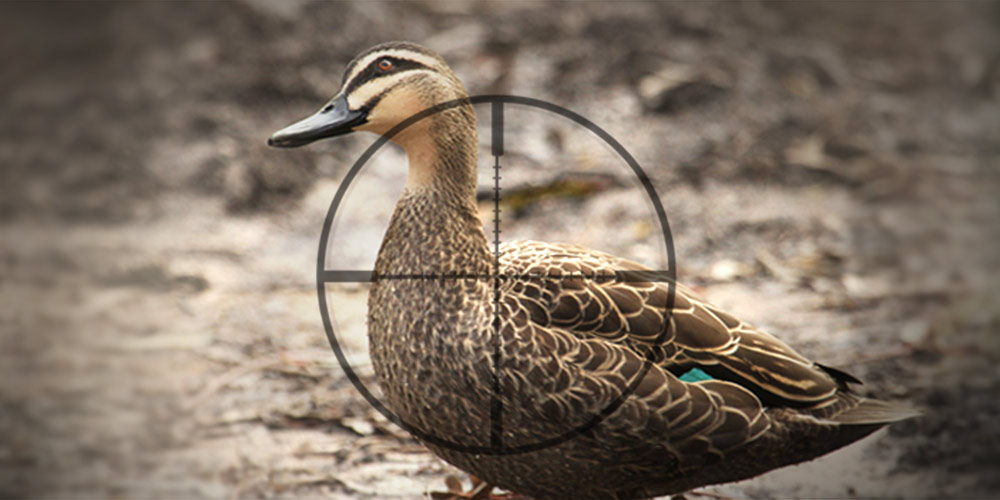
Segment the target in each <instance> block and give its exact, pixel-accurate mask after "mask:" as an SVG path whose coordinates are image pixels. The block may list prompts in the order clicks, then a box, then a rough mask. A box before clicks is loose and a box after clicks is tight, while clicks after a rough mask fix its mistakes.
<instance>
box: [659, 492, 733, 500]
mask: <svg viewBox="0 0 1000 500" xmlns="http://www.w3.org/2000/svg"><path fill="white" fill-rule="evenodd" d="M685 495H688V496H695V497H705V498H714V499H715V500H736V499H735V498H733V497H727V496H726V495H720V494H718V493H713V492H711V491H706V490H691V491H687V492H684V493H682V494H680V495H674V496H672V497H670V498H671V499H674V498H677V497H680V498H682V499H683V498H686V497H685Z"/></svg>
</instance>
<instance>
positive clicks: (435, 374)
mask: <svg viewBox="0 0 1000 500" xmlns="http://www.w3.org/2000/svg"><path fill="white" fill-rule="evenodd" d="M468 99H469V93H468V92H467V91H466V89H465V87H464V85H463V84H462V82H461V80H460V79H459V78H458V76H456V74H455V72H454V71H453V70H452V69H451V68H450V67H449V65H448V64H447V62H446V61H445V60H444V59H443V58H442V57H441V56H440V55H438V54H437V53H435V52H434V51H432V50H430V49H427V48H425V47H422V46H420V45H418V44H415V43H410V42H389V43H383V44H380V45H377V46H374V47H372V48H370V49H368V50H366V51H364V52H362V53H361V54H360V55H358V56H357V57H356V58H354V60H352V61H351V62H350V63H349V64H348V65H347V68H346V70H345V72H344V75H343V78H342V80H341V82H340V89H339V92H337V94H336V95H335V96H334V97H333V98H332V99H330V101H328V102H327V103H325V104H324V105H323V106H322V107H321V108H320V110H319V111H318V112H316V113H314V114H312V115H310V116H308V117H307V118H305V119H302V120H300V121H298V122H296V123H294V124H292V125H289V126H288V127H286V128H283V129H281V130H279V131H277V132H275V133H274V134H273V135H271V136H270V138H269V139H268V141H267V142H268V144H269V145H271V146H274V147H280V148H288V147H300V146H304V145H306V144H310V143H312V142H315V141H318V140H321V139H327V138H331V137H336V136H341V135H345V134H350V133H353V132H357V131H365V132H371V133H374V134H380V135H387V136H389V139H390V140H391V141H392V142H394V143H395V144H396V145H397V146H398V147H401V148H402V149H403V150H404V151H405V154H406V158H407V163H408V165H407V177H406V183H405V187H404V188H403V191H402V194H401V195H400V198H399V200H398V202H397V204H396V207H395V210H394V211H393V215H392V217H391V220H390V222H389V225H388V228H387V229H386V232H385V236H384V238H383V240H382V244H381V247H380V249H379V252H378V255H377V258H376V261H375V265H374V276H375V278H374V280H373V283H372V286H371V288H370V291H369V298H368V337H369V350H370V356H371V361H372V365H373V367H374V371H375V375H376V380H377V382H378V384H379V386H380V388H381V390H382V394H383V396H382V397H383V400H382V401H383V403H384V404H385V406H386V407H387V408H388V409H389V410H390V411H391V412H393V413H394V414H395V415H396V416H398V418H399V420H400V421H402V422H404V423H405V427H406V429H407V430H408V431H410V432H411V433H412V434H414V436H415V437H416V438H417V439H418V440H420V441H421V442H423V443H424V444H425V445H426V446H427V447H428V448H429V449H430V451H431V452H432V453H434V454H435V455H437V456H438V457H440V458H442V459H443V460H445V461H446V462H448V463H450V464H452V465H454V466H455V467H457V468H459V469H461V470H463V471H465V472H467V473H469V474H470V475H471V476H473V477H474V478H478V479H479V480H480V481H481V484H485V485H488V486H489V487H490V489H492V488H493V487H497V488H501V489H504V490H507V491H509V492H511V493H513V494H516V495H520V496H523V497H528V498H536V499H557V498H576V499H640V498H652V497H657V496H662V495H674V494H683V493H684V492H688V491H691V490H692V489H695V488H698V487H702V486H706V485H713V484H719V483H726V482H732V481H739V480H743V479H747V478H751V477H755V476H758V475H760V474H763V473H765V472H768V471H771V470H774V469H777V468H780V467H785V466H788V465H792V464H797V463H800V462H804V461H807V460H811V459H814V458H816V457H819V456H821V455H824V454H827V453H830V452H832V451H834V450H836V449H838V448H841V447H843V446H845V445H848V444H850V443H853V442H855V441H858V440H860V439H862V438H864V437H865V436H868V435H869V434H871V433H873V432H875V431H876V430H878V429H880V428H882V427H884V426H886V425H888V424H890V423H892V422H896V421H899V420H903V419H907V418H911V417H914V416H916V415H918V412H917V411H916V410H914V409H913V408H911V407H909V406H907V405H905V404H902V403H896V402H889V401H883V400H878V399H873V398H868V397H862V396H861V395H859V394H857V393H856V392H855V391H854V390H853V389H852V386H853V385H854V384H858V383H860V381H859V380H858V379H857V378H855V377H853V376H852V375H850V374H848V373H846V372H844V371H841V370H839V369H835V368H832V367H829V366H825V365H823V364H820V363H817V362H815V361H812V360H810V359H808V358H806V357H805V356H803V355H801V354H800V353H799V352H797V351H796V350H794V349H793V348H792V347H790V346H789V345H788V344H786V343H785V342H783V341H781V340H779V339H778V338H777V337H775V336H773V335H771V334H769V333H767V332H765V331H763V330H761V329H759V328H756V327H754V326H752V325H750V324H748V323H747V322H745V321H741V320H739V319H737V318H736V317H735V316H733V315H732V314H730V313H728V312H726V311H723V310H722V309H720V308H718V307H716V306H714V305H712V304H710V303H708V302H706V301H704V300H702V299H700V298H698V296H697V295H696V294H695V293H694V292H692V291H691V290H690V289H689V288H687V287H685V286H683V285H682V284H680V283H677V282H676V280H671V279H663V278H662V277H659V276H657V275H655V273H653V272H652V271H651V269H650V268H649V267H646V266H644V265H642V264H640V263H637V262H633V261H630V260H627V259H623V258H619V257H616V256H614V255H610V254H607V253H603V252H599V251H595V250H590V249H587V248H583V247H580V246H575V245H570V244H562V243H549V242H541V241H510V242H504V243H502V244H500V245H491V242H490V240H489V239H488V237H487V235H486V233H485V231H484V229H483V223H482V220H481V218H480V210H479V207H478V204H477V199H476V191H477V164H478V163H477V162H478V132H477V127H476V113H475V110H474V107H473V105H472V103H471V102H470V101H469V100H468ZM443 103H458V104H457V105H449V106H447V107H444V108H442V109H440V110H439V112H436V113H433V114H430V115H428V116H426V117H424V118H423V119H420V120H417V121H415V122H414V121H412V120H411V122H412V123H409V125H408V126H407V127H406V128H405V129H403V130H399V129H398V125H399V124H400V123H402V122H404V121H405V120H407V119H408V118H410V117H412V116H414V115H416V114H417V113H421V112H422V111H424V110H427V109H429V108H433V107H435V106H440V105H442V104H443ZM425 114H426V113H425ZM622 271H627V272H629V273H631V275H630V278H629V279H616V278H615V277H620V276H621V274H622ZM644 273H645V274H644ZM428 276H432V277H434V279H420V278H421V277H428ZM644 276H648V279H647V278H644ZM477 498H479V497H477Z"/></svg>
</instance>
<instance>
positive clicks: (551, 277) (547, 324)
mask: <svg viewBox="0 0 1000 500" xmlns="http://www.w3.org/2000/svg"><path fill="white" fill-rule="evenodd" d="M501 270H502V272H504V273H507V274H510V275H511V276H512V277H513V278H515V279H511V280H509V285H508V286H507V287H506V288H508V290H507V293H505V294H504V302H505V306H506V307H507V308H508V309H510V310H511V311H512V312H511V314H512V315H515V316H520V317H521V318H523V319H522V321H528V322H530V323H532V324H534V325H536V326H538V327H541V328H544V329H549V330H550V331H552V332H555V333H562V334H568V335H573V336H576V337H578V338H584V339H600V340H602V341H603V342H605V343H608V344H613V345H620V346H625V347H627V348H628V349H630V350H631V351H633V352H635V353H637V354H639V355H640V356H643V357H646V358H647V359H653V360H654V362H655V363H656V364H657V365H658V366H659V367H661V368H663V369H665V370H666V371H668V372H670V374H672V375H673V376H674V377H681V376H683V374H685V373H687V372H688V371H689V370H691V369H693V368H698V369H700V370H701V371H702V372H704V373H706V374H708V375H709V376H710V377H711V378H712V379H714V382H728V383H729V384H722V385H719V384H716V385H717V386H718V387H716V386H713V385H712V384H709V385H708V386H706V388H713V389H717V390H720V391H722V392H728V393H732V394H731V395H732V398H733V399H734V400H740V402H741V404H745V403H746V401H743V400H741V399H740V398H741V397H742V394H739V392H743V391H740V390H739V389H743V390H745V391H749V392H750V393H752V394H753V396H754V397H755V398H756V399H758V400H760V401H761V402H763V404H765V405H768V406H787V407H794V408H800V409H803V410H805V409H808V410H809V412H810V413H813V414H816V415H817V416H828V415H832V414H835V413H838V412H839V411H841V410H843V409H844V406H845V405H849V404H851V403H852V402H851V401H847V400H845V398H844V397H843V396H842V394H841V393H843V392H844V389H846V382H856V380H855V379H854V378H853V377H851V376H850V375H847V374H845V373H843V372H840V371H837V370H833V369H830V368H826V367H823V366H821V365H818V364H816V363H814V362H812V361H810V360H808V359H806V358H805V357H803V356H802V355H800V354H799V353H797V352H795V351H794V350H793V349H792V348H791V347H789V346H788V345H787V344H785V343H784V342H782V341H780V340H778V339H777V338H775V337H774V336H772V335H770V334H768V333H766V332H763V331H761V330H759V329H757V328H754V327H753V326H751V325H749V324H747V323H745V322H742V321H740V320H738V319H736V318H734V317H733V316H732V315H730V314H727V313H725V312H723V311H721V310H719V309H718V308H716V307H714V306H712V305H710V304H707V303H705V302H702V301H700V300H698V299H697V298H696V297H695V295H694V294H693V293H692V292H691V291H690V290H688V289H687V288H684V287H683V286H681V285H674V286H671V283H670V282H668V281H666V280H650V281H643V280H642V279H637V277H641V275H642V272H646V271H649V269H648V268H646V267H644V266H642V265H639V264H636V263H634V262H630V261H627V260H623V259H619V258H617V257H614V256H611V255H608V254H604V253H600V252H595V251H593V250H589V249H585V248H581V247H576V246H572V245H557V244H549V243H541V242H534V241H521V242H513V243H509V244H507V245H506V246H505V247H504V252H503V254H502V256H501ZM622 271H625V273H622ZM623 274H625V275H628V276H630V279H628V280H621V279H614V277H615V276H619V277H620V276H622V275H623ZM671 295H672V297H671ZM671 304H672V308H669V307H668V306H669V305H671ZM515 311H517V312H515ZM674 377H672V378H674ZM685 378H686V377H685ZM685 385H691V384H685ZM703 385H704V384H703ZM730 385H735V386H737V388H732V387H729V386H730ZM757 406H760V404H758V405H757ZM747 411H748V412H749V413H753V411H755V410H754V409H753V408H750V409H748V410H747Z"/></svg>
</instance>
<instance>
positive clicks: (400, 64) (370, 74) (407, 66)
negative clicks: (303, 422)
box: [344, 56, 429, 95]
mask: <svg viewBox="0 0 1000 500" xmlns="http://www.w3.org/2000/svg"><path fill="white" fill-rule="evenodd" d="M383 59H388V60H389V61H391V62H392V69H390V70H389V71H382V70H381V69H379V67H378V63H379V61H382V60H383ZM413 69H429V68H428V67H427V66H425V65H423V64H420V63H418V62H417V61H413V60H410V59H401V58H397V57H391V56H386V57H380V58H378V59H375V60H374V61H372V62H371V64H369V65H368V66H367V67H366V68H365V69H363V70H361V72H360V73H358V75H357V76H355V77H354V79H353V80H351V81H350V82H348V83H347V86H346V87H344V93H345V94H346V95H350V94H351V92H353V91H354V89H356V88H358V87H360V86H361V85H362V84H364V83H365V82H368V81H370V80H373V79H375V78H378V77H380V76H384V75H394V74H396V73H400V72H402V71H409V70H413Z"/></svg>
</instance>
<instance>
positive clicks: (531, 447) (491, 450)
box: [316, 94, 677, 455]
mask: <svg viewBox="0 0 1000 500" xmlns="http://www.w3.org/2000/svg"><path fill="white" fill-rule="evenodd" d="M482 103H490V104H491V105H492V120H491V122H492V127H491V128H492V130H491V145H492V154H493V157H494V165H493V169H494V175H493V180H494V185H493V209H494V216H493V242H492V243H493V254H494V262H493V272H492V273H488V274H487V273H484V274H474V273H443V274H442V273H414V274H378V273H376V272H375V271H373V270H333V269H326V262H325V256H326V251H327V247H328V244H329V243H330V231H331V228H332V227H333V221H334V218H335V215H336V213H337V209H338V208H339V207H340V203H341V202H342V201H343V199H344V196H345V195H346V193H347V189H348V187H349V186H350V184H351V182H353V181H354V179H355V177H357V175H358V173H359V172H360V171H361V169H362V168H363V167H364V166H365V165H366V164H367V162H368V160H369V159H370V158H371V157H372V155H374V154H375V152H376V151H378V150H379V149H381V147H382V146H384V145H385V143H386V142H388V141H389V140H390V139H392V138H393V137H394V136H396V134H399V133H400V132H402V131H403V130H405V129H406V128H407V127H409V126H411V125H413V124H414V123H416V122H418V121H420V120H423V119H425V118H427V117H429V116H432V115H434V114H437V113H440V112H442V111H445V110H448V109H451V108H454V107H456V106H462V105H475V104H482ZM505 104H517V105H523V106H529V107H534V108H539V109H542V110H545V111H549V112H552V113H555V114H558V115H561V116H563V117H565V118H568V119H570V120H572V121H574V122H576V123H577V124H579V125H581V126H583V127H584V128H586V129H588V130H590V131H591V132H593V133H594V134H595V135H597V136H598V137H599V138H600V139H602V140H603V141H604V142H605V143H606V144H608V145H609V146H610V147H611V148H612V149H613V150H614V151H615V152H616V153H618V155H619V156H620V157H621V158H622V159H623V160H625V162H626V163H627V164H628V165H629V167H631V169H632V172H633V173H634V174H635V176H636V177H637V178H638V179H639V182H640V183H641V184H642V186H643V188H644V189H645V191H646V195H647V196H648V197H649V199H650V201H651V202H652V204H653V207H654V209H655V211H656V216H657V218H658V219H659V222H660V228H661V230H662V231H663V238H664V246H665V252H666V256H667V269H666V270H642V271H637V270H631V269H630V270H625V269H622V270H615V271H614V272H611V273H608V272H604V273H596V274H585V273H563V274H558V275H556V274H549V273H501V272H500V254H501V252H500V192H501V186H500V180H501V179H502V177H501V176H500V170H501V165H500V157H501V156H503V148H504V133H503V131H504V127H503V124H504V113H503V109H504V105H505ZM676 269H677V265H676V254H675V252H674V245H673V239H672V238H671V233H670V225H669V223H668V222H667V216H666V212H665V211H664V209H663V205H662V203H660V199H659V197H658V196H657V194H656V190H655V189H654V188H653V184H652V182H650V180H649V177H648V176H647V175H646V173H645V172H644V171H643V170H642V168H640V167H639V164H638V162H636V160H635V158H634V157H632V155H631V154H629V152H628V151H627V150H625V148H624V147H623V146H622V145H621V143H619V142H618V141H617V140H615V139H614V138H613V137H611V135H610V134H608V133H607V132H605V131H604V130H603V129H601V128H600V127H598V126H597V125H596V124H595V123H593V122H592V121H590V120H588V119H586V118H584V117H583V116H581V115H579V114H577V113H575V112H573V111H570V110H568V109H566V108H563V107H561V106H557V105H555V104H552V103H549V102H546V101H542V100H539V99H534V98H530V97H523V96H514V95H503V94H494V95H477V96H472V97H468V98H463V99H456V100H453V101H448V102H443V103H440V104H438V105H435V106H432V107H430V108H427V109H425V110H423V111H420V112H418V113H416V114H414V115H413V116H411V117H409V118H407V119H406V120H403V121H402V122H400V123H399V124H398V125H396V126H395V127H393V128H392V129H391V130H389V131H388V132H387V133H385V134H384V135H382V136H381V137H379V138H378V139H377V140H375V142H374V143H372V145H371V146H369V147H368V149H367V150H365V152H364V153H362V155H361V156H360V157H359V158H358V159H357V161H356V162H355V163H354V165H353V166H352V167H351V169H350V170H349V171H348V172H347V175H345V176H344V180H343V182H341V184H340V187H339V188H338V189H337V194H336V195H335V196H334V198H333V201H332V202H331V203H330V210H329V211H328V212H327V214H326V219H325V220H324V222H323V232H322V234H321V235H320V241H319V255H318V258H317V263H316V288H317V293H318V295H319V307H320V314H321V315H322V317H323V326H324V328H325V330H326V335H327V339H328V340H329V341H330V347H332V348H333V352H334V354H335V355H336V356H337V360H338V361H339V362H340V365H341V367H342V368H343V370H344V373H346V374H347V378H348V379H349V380H350V381H351V383H352V384H354V387H355V388H356V389H358V391H359V392H360V393H361V394H362V396H364V398H365V399H366V400H367V401H368V403H369V404H371V405H372V407H374V408H375V409H376V410H378V412H379V413H381V414H382V415H383V416H384V417H385V418H386V419H388V420H389V421H391V422H393V423H395V424H396V425H399V426H400V427H402V428H404V429H406V430H407V431H408V432H410V433H411V434H413V435H414V436H416V437H417V438H419V439H420V440H422V441H424V442H427V443H430V444H434V445H436V446H442V447H446V448H450V449H452V450H456V451H460V452H465V453H478V454H486V455H510V454H516V453H526V452H531V451H537V450H540V449H544V448H547V447H550V446H555V445H558V444H560V443H563V442H565V441H567V440H569V439H572V438H574V437H577V436H580V435H583V434H584V433H586V432H587V431H589V430H590V429H592V428H594V427H595V426H597V425H598V424H600V423H601V421H603V420H604V418H606V417H607V416H608V415H611V414H612V413H614V412H615V411H616V410H617V409H618V408H619V407H620V406H621V405H622V403H624V402H625V400H626V399H627V398H628V397H629V395H631V394H632V392H633V391H635V389H636V387H637V386H638V385H639V383H640V382H641V381H642V379H643V378H644V377H645V376H646V373H647V372H648V371H649V369H650V368H652V366H653V362H654V360H653V353H652V351H650V352H648V353H647V357H646V359H645V360H644V362H643V366H642V369H641V370H640V371H639V372H638V373H637V374H636V375H635V376H634V377H633V380H632V381H631V382H630V383H629V384H628V386H627V387H626V388H625V390H623V391H622V392H621V394H618V396H617V397H616V398H615V399H614V400H613V401H612V402H611V403H610V404H609V405H608V406H607V407H605V408H603V409H602V410H601V411H600V412H597V414H595V415H593V416H592V417H591V418H590V419H588V420H587V421H586V422H584V423H583V424H582V425H579V426H577V427H575V428H573V429H570V430H568V431H567V432H565V433H562V434H560V435H557V436H552V437H551V438H548V439H544V440H540V441H537V442H534V443H527V444H519V445H516V446H505V445H504V444H503V439H502V437H503V423H502V416H503V404H502V400H501V398H500V377H499V367H500V364H501V363H502V359H501V350H500V333H499V326H500V318H499V311H500V308H499V307H496V304H497V303H498V302H499V300H500V284H501V283H502V282H503V281H506V280H524V281H528V280H539V279H545V280H565V279H587V280H595V281H597V282H599V283H602V282H610V281H615V282H654V281H656V282H665V283H667V301H666V304H665V306H664V317H666V318H669V316H670V314H671V311H673V306H674V299H675V296H676V287H677V285H676V282H677V279H676V278H677V273H676ZM460 279H461V280H468V279H475V280H489V281H491V282H492V283H493V301H494V305H495V307H494V308H493V310H494V313H493V322H492V329H493V332H492V333H493V337H492V339H493V343H492V347H493V356H492V360H493V369H494V372H493V398H492V401H491V405H490V408H489V414H490V424H491V425H490V444H489V446H474V445H466V444H462V443H456V442H453V441H450V440H448V439H446V438H444V437H441V436H437V435H435V434H433V433H431V432H428V431H426V430H424V429H420V428H418V427H416V426H414V425H410V424H409V423H407V422H406V421H404V420H403V419H402V418H400V417H399V416H398V415H396V414H395V413H394V412H392V411H391V410H390V409H389V408H388V407H386V406H385V405H384V404H382V402H381V401H379V399H378V398H376V397H375V395H374V394H372V392H371V391H369V390H368V388H367V386H365V384H364V382H362V381H361V378H360V377H358V375H357V373H356V372H355V371H354V369H353V368H352V367H351V365H350V363H349V362H348V361H347V357H346V356H345V355H344V351H343V349H342V348H341V346H340V342H339V341H338V340H337V335H336V332H335V331H334V328H333V322H332V321H331V318H330V312H329V308H328V307H327V303H326V284H327V283H345V282H354V283H359V282H361V283H363V282H375V281H382V280H460ZM669 325H670V321H669V320H668V321H665V322H664V326H663V330H662V331H661V332H660V333H659V335H658V337H657V338H656V339H655V340H654V342H655V343H662V341H663V340H664V339H665V337H666V335H667V333H668V328H669Z"/></svg>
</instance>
